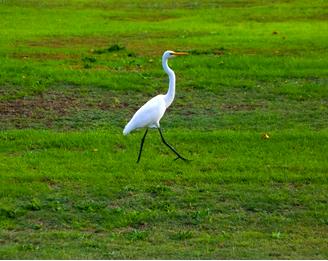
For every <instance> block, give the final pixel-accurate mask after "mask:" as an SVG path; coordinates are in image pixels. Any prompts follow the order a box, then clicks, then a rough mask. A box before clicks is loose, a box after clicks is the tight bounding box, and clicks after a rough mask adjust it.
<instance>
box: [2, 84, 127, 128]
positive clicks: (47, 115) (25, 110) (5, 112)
mask: <svg viewBox="0 0 328 261" xmlns="http://www.w3.org/2000/svg"><path fill="white" fill-rule="evenodd" d="M121 95H122V94H117V93H116V94H115V93H114V92H113V91H108V90H98V89H97V90H82V89H79V88H68V89H64V90H63V89H58V90H54V89H51V90H47V91H45V92H43V93H41V94H36V95H33V96H26V97H21V98H16V99H14V100H0V122H1V123H2V125H4V127H5V126H7V125H8V124H9V125H10V124H11V125H12V124H14V125H15V127H16V128H26V127H28V126H30V124H32V125H33V124H37V125H40V126H47V127H52V125H53V124H54V121H55V120H58V119H64V118H65V117H71V116H73V115H75V114H76V113H81V112H83V111H88V110H91V111H93V110H98V111H117V114H119V113H120V112H121V113H122V109H126V108H127V107H129V109H128V110H131V108H130V107H131V105H130V104H128V103H127V102H125V101H124V102H123V101H122V100H125V99H123V98H122V97H120V96H121ZM123 111H124V110H123ZM115 113H116V112H115ZM86 120H87V119H86Z"/></svg>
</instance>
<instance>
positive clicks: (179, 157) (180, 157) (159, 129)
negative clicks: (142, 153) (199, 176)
mask: <svg viewBox="0 0 328 261" xmlns="http://www.w3.org/2000/svg"><path fill="white" fill-rule="evenodd" d="M158 131H159V134H161V138H162V141H163V143H164V144H165V145H166V146H168V147H169V148H170V149H171V150H172V151H173V152H174V153H175V154H176V155H177V156H178V157H177V158H176V159H175V160H177V159H182V160H187V159H186V158H184V157H182V156H181V155H180V154H179V153H178V152H177V151H176V150H175V148H173V147H172V146H171V145H170V144H168V143H167V142H166V141H165V139H164V136H163V133H162V131H161V128H158Z"/></svg>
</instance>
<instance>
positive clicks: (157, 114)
mask: <svg viewBox="0 0 328 261" xmlns="http://www.w3.org/2000/svg"><path fill="white" fill-rule="evenodd" d="M185 54H186V53H182V52H173V51H166V52H164V54H163V57H162V65H163V69H164V71H165V72H166V73H167V74H168V76H169V89H168V91H167V93H166V94H160V95H157V96H155V97H153V98H152V99H150V100H149V101H148V102H146V103H145V104H144V105H143V106H142V107H140V109H139V110H138V111H137V112H136V113H135V114H134V115H133V117H132V119H131V120H130V121H129V122H128V124H127V125H126V126H125V128H124V130H123V134H124V135H127V134H129V133H130V132H131V131H133V130H135V129H139V128H144V127H146V128H147V129H146V132H145V134H144V137H143V138H142V141H141V146H140V151H139V157H138V161H137V162H139V160H140V156H141V152H142V147H143V143H144V140H145V138H146V135H147V131H148V128H157V129H158V130H159V132H160V135H161V138H162V141H163V142H164V144H165V145H166V146H168V147H169V148H170V149H171V150H173V151H174V152H175V153H176V154H177V156H178V158H180V159H183V160H185V158H183V157H181V156H180V155H179V153H178V152H177V151H176V150H175V149H174V148H173V147H172V146H171V145H169V144H168V143H166V141H165V140H164V137H163V134H162V132H161V129H160V123H159V122H160V120H161V118H162V117H163V115H164V113H165V111H166V109H167V108H168V107H169V106H170V105H171V103H172V102H173V100H174V96H175V74H174V72H173V70H172V69H171V68H170V67H169V66H168V59H169V58H172V57H175V56H178V55H185Z"/></svg>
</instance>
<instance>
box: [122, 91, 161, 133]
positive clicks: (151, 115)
mask: <svg viewBox="0 0 328 261" xmlns="http://www.w3.org/2000/svg"><path fill="white" fill-rule="evenodd" d="M165 110H166V106H165V101H164V96H163V95H157V96H155V97H154V98H152V99H150V100H149V101H148V102H146V103H145V104H144V105H143V106H142V107H141V108H140V109H139V110H138V111H137V112H136V113H135V114H134V115H133V117H132V119H131V120H130V121H129V123H128V124H127V125H126V126H125V128H124V131H123V133H124V134H128V133H129V132H131V131H132V130H134V129H137V128H143V127H147V126H151V127H152V126H158V124H159V121H160V119H161V118H162V116H163V115H164V113H165Z"/></svg>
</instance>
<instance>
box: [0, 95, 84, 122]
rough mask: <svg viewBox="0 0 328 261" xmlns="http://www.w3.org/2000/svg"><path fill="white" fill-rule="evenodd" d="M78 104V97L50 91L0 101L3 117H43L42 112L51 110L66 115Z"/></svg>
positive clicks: (0, 112)
mask: <svg viewBox="0 0 328 261" xmlns="http://www.w3.org/2000/svg"><path fill="white" fill-rule="evenodd" d="M78 104H79V102H78V99H77V97H74V96H73V97H70V96H66V95H65V94H62V93H56V92H49V93H46V94H40V95H37V96H31V97H24V98H19V99H16V100H12V101H0V114H1V116H2V117H9V116H13V115H19V116H25V117H30V118H42V117H43V115H42V114H43V113H45V112H49V111H52V112H56V114H57V115H64V114H66V113H67V112H68V110H69V109H70V108H72V107H73V108H74V107H76V106H78Z"/></svg>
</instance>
